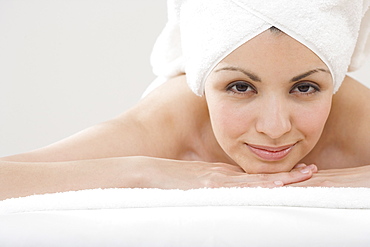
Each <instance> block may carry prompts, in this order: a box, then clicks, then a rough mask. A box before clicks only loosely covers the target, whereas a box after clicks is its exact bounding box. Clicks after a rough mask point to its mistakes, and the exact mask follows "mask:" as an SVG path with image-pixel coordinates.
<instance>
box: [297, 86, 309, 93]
mask: <svg viewBox="0 0 370 247" xmlns="http://www.w3.org/2000/svg"><path fill="white" fill-rule="evenodd" d="M297 89H298V90H299V91H300V92H302V93H307V92H308V91H309V90H310V86H309V85H302V86H298V87H297Z"/></svg>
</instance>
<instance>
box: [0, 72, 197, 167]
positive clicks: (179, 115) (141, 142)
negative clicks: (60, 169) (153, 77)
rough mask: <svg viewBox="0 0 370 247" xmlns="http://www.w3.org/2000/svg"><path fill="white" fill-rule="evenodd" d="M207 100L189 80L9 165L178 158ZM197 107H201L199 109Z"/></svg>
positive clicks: (181, 79)
mask: <svg viewBox="0 0 370 247" xmlns="http://www.w3.org/2000/svg"><path fill="white" fill-rule="evenodd" d="M202 101H203V100H202V99H201V98H200V97H197V96H195V95H194V94H193V93H192V92H191V91H190V89H188V87H187V85H186V79H185V76H180V77H177V78H174V79H172V80H169V81H168V82H167V83H165V84H164V85H162V86H161V87H159V88H158V89H156V90H154V91H153V92H152V93H150V94H149V95H148V96H147V97H145V98H144V99H142V100H140V101H139V102H138V103H137V105H136V106H134V107H133V108H131V109H129V110H128V111H125V112H124V113H122V114H121V115H120V116H117V117H116V118H114V119H111V120H108V121H106V122H103V123H100V124H97V125H95V126H92V127H90V128H87V129H85V130H83V131H81V132H79V133H76V134H75V135H72V136H71V137H68V138H66V139H64V140H61V141H58V142H56V143H54V144H51V145H49V146H46V147H43V148H40V149H37V150H34V151H31V152H28V153H23V154H18V155H14V156H11V157H4V158H0V160H8V161H26V162H55V161H71V160H86V159H99V158H110V157H123V156H152V157H166V158H175V157H174V156H176V155H177V154H178V150H177V149H178V147H176V146H175V145H173V144H174V143H180V142H179V141H176V140H177V139H179V138H181V137H180V136H179V133H183V132H184V131H182V132H181V131H179V130H181V129H182V130H184V128H185V126H186V128H188V129H189V128H191V125H192V124H193V125H194V122H195V121H194V119H195V118H194V117H193V115H194V114H197V113H198V112H199V111H200V110H201V109H202V108H201V107H199V106H200V104H201V103H200V102H202ZM196 104H197V106H198V107H195V105H196Z"/></svg>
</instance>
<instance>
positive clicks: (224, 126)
mask: <svg viewBox="0 0 370 247" xmlns="http://www.w3.org/2000/svg"><path fill="white" fill-rule="evenodd" d="M212 105H213V106H215V107H210V108H209V112H210V118H211V124H212V128H213V131H214V134H215V136H216V138H217V140H218V141H219V142H220V144H221V145H222V142H223V141H225V140H235V139H237V138H238V137H240V136H242V135H244V134H245V133H246V132H249V131H250V130H251V126H252V122H251V116H252V115H253V113H252V112H251V111H250V110H248V111H246V110H245V109H243V106H236V105H235V104H232V103H230V102H222V103H221V102H220V101H219V103H218V104H216V105H215V104H212ZM244 107H245V106H244ZM247 112H248V113H247ZM230 144H231V143H230Z"/></svg>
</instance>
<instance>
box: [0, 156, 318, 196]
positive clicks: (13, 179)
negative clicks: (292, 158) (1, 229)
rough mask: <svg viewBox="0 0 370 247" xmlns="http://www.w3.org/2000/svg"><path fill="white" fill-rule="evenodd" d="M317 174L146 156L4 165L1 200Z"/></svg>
mask: <svg viewBox="0 0 370 247" xmlns="http://www.w3.org/2000/svg"><path fill="white" fill-rule="evenodd" d="M315 171H316V167H315V166H305V165H300V166H297V167H296V168H295V169H293V170H292V171H291V172H285V173H277V174H246V173H245V172H243V171H242V170H241V169H240V168H239V167H236V166H234V165H229V164H223V163H207V162H198V161H178V160H170V159H160V158H152V157H141V156H132V157H121V158H106V159H95V160H79V161H65V162H32V163H31V162H10V161H0V188H1V189H0V200H3V199H7V198H12V197H21V196H28V195H33V194H44V193H53V192H64V191H76V190H83V189H94V188H161V189H193V188H203V187H209V188H217V187H267V188H272V187H280V186H283V185H285V184H291V183H296V182H299V181H303V180H306V179H309V178H310V177H311V176H312V174H313V173H314V172H315Z"/></svg>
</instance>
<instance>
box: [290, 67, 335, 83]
mask: <svg viewBox="0 0 370 247" xmlns="http://www.w3.org/2000/svg"><path fill="white" fill-rule="evenodd" d="M317 72H326V73H329V74H331V73H330V71H329V70H327V69H321V68H317V69H313V70H310V71H307V72H306V73H303V74H300V75H297V76H295V77H293V78H292V79H291V80H290V82H295V81H299V80H301V79H303V78H305V77H307V76H310V75H312V74H314V73H317Z"/></svg>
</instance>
